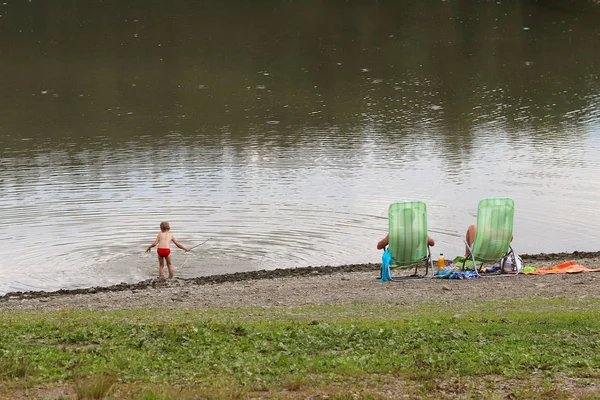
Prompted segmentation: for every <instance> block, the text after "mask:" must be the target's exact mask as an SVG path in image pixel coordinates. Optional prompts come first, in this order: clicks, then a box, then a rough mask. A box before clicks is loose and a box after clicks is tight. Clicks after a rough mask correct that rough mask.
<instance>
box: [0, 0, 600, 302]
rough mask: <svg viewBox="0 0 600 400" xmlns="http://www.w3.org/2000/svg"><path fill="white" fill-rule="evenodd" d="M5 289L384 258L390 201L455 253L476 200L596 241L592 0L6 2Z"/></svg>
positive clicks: (568, 236) (547, 242)
mask: <svg viewBox="0 0 600 400" xmlns="http://www.w3.org/2000/svg"><path fill="white" fill-rule="evenodd" d="M257 3H258V4H257ZM0 16H1V17H0V37H1V38H2V40H1V41H0V57H1V59H2V63H0V85H1V86H2V88H3V90H2V91H1V92H0V105H1V106H2V107H0V135H1V137H2V147H1V148H0V168H1V174H0V196H1V198H2V202H1V203H0V216H1V217H2V221H3V222H4V225H5V227H6V228H5V229H4V231H3V232H2V233H1V234H0V239H3V242H4V243H5V245H6V250H5V254H4V255H5V257H3V258H2V261H0V272H2V278H0V293H2V292H6V291H11V290H28V289H40V288H41V289H47V290H52V289H57V288H61V287H77V286H88V285H96V284H109V283H115V282H120V281H135V280H139V279H146V278H148V277H151V276H153V275H154V274H155V273H156V271H155V270H156V265H155V260H154V256H150V255H143V253H142V252H141V250H143V248H144V246H146V245H147V244H148V243H149V242H151V241H152V239H153V236H154V235H155V234H156V230H157V226H158V223H159V222H160V221H161V220H163V219H168V220H170V221H171V223H172V225H173V229H174V231H173V233H174V234H176V236H177V237H178V239H179V240H181V241H182V242H184V243H185V244H188V245H194V244H197V243H200V242H202V241H203V240H204V239H205V238H207V237H211V238H212V239H211V240H210V241H209V242H207V243H206V244H205V245H203V246H202V247H200V248H198V250H197V251H195V252H193V254H190V255H182V254H179V253H175V256H174V257H175V264H176V268H178V269H177V274H178V275H179V276H197V275H203V274H211V273H221V272H233V271H237V270H246V269H257V268H278V267H284V268H287V267H296V266H306V265H325V264H341V263H356V262H376V261H377V260H378V257H379V253H378V252H377V251H376V250H375V249H374V244H375V242H376V241H377V240H378V239H379V238H380V237H381V236H382V235H383V234H385V231H386V223H387V222H386V218H385V217H386V210H387V205H388V204H389V203H390V202H393V201H397V200H403V199H422V200H424V201H426V202H427V204H428V207H429V223H430V228H431V229H432V235H433V236H435V238H436V239H437V241H438V245H437V246H436V251H442V252H444V253H446V254H449V255H455V254H458V253H460V251H461V248H462V244H461V243H462V242H461V239H460V238H459V237H457V236H452V235H458V236H462V234H463V231H464V229H465V228H466V226H467V225H468V224H469V223H472V222H473V221H474V218H475V213H476V206H477V201H478V200H479V199H480V198H482V197H488V196H510V197H513V198H514V199H515V201H516V204H517V220H516V221H515V235H516V237H517V239H516V240H515V247H516V249H517V250H520V251H521V252H543V251H544V252H547V251H572V250H597V249H598V241H597V235H596V234H595V231H596V230H595V226H596V225H598V224H599V223H600V215H599V214H598V213H597V212H596V210H595V208H596V207H595V206H596V204H598V200H599V199H600V191H599V190H598V187H599V184H600V178H598V176H599V175H598V172H599V169H600V161H599V160H600V94H599V93H600V90H599V89H600V82H599V80H598V71H599V70H600V68H599V61H600V60H599V55H598V54H599V52H598V43H600V40H599V39H600V28H599V26H600V25H599V24H598V21H600V18H599V17H600V6H593V5H591V4H588V3H586V2H584V1H582V2H580V3H577V2H562V1H553V2H550V1H546V2H477V3H474V2H464V1H446V2H433V1H431V2H419V1H408V2H396V1H383V2H382V1H378V2H375V1H373V2H369V3H364V2H362V3H360V4H359V3H358V2H316V1H315V2H313V1H310V2H293V1H270V2H245V1H232V2H218V1H214V2H211V1H208V2H178V1H176V2H172V3H171V4H167V3H166V2H147V1H125V2H117V1H108V2H107V1H87V2H73V1H54V2H39V1H31V2H11V1H9V2H6V3H5V4H3V5H2V6H1V7H0Z"/></svg>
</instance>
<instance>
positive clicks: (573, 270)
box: [523, 261, 600, 275]
mask: <svg viewBox="0 0 600 400" xmlns="http://www.w3.org/2000/svg"><path fill="white" fill-rule="evenodd" d="M579 272H600V268H593V269H592V268H587V267H584V266H583V265H580V264H577V263H576V262H575V261H567V262H564V263H562V264H558V265H554V266H552V267H540V268H537V269H536V270H535V271H530V272H525V271H523V273H524V274H528V275H546V274H577V273H579Z"/></svg>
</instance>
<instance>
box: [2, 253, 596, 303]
mask: <svg viewBox="0 0 600 400" xmlns="http://www.w3.org/2000/svg"><path fill="white" fill-rule="evenodd" d="M522 257H523V259H524V261H525V264H526V265H531V266H535V267H541V266H551V265H556V264H560V263H562V262H564V261H569V260H574V261H576V262H578V263H579V264H582V265H584V266H586V267H589V268H599V267H600V252H590V253H584V252H574V253H558V254H537V255H523V256H522ZM379 268H380V266H379V265H378V264H360V265H345V266H338V267H331V266H324V267H307V268H296V269H278V270H273V271H253V272H245V273H235V274H227V275H216V276H208V277H201V278H193V279H177V278H175V279H172V280H166V281H162V280H158V279H153V280H148V281H144V282H139V283H136V284H121V285H114V286H109V287H94V288H88V289H76V290H60V291H57V292H15V293H8V294H6V295H5V296H2V297H0V310H2V311H10V310H27V311H52V310H64V309H69V310H124V309H153V308H181V309H186V308H214V307H216V308H231V307H294V306H302V305H361V304H364V305H385V306H393V305H403V304H415V303H427V302H432V301H440V300H441V301H444V302H447V303H454V302H464V301H471V300H474V299H486V300H495V299H531V298H556V297H569V298H597V297H599V296H600V272H585V273H579V274H561V275H544V276H531V275H518V276H515V277H508V276H505V277H498V278H483V279H470V280H445V279H426V280H417V281H414V280H411V281H404V282H386V283H380V282H378V281H377V279H376V278H377V276H378V275H379Z"/></svg>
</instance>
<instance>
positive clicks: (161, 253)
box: [156, 247, 171, 257]
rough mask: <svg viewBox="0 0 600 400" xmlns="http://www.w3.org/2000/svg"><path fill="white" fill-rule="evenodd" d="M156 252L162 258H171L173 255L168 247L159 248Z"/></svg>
mask: <svg viewBox="0 0 600 400" xmlns="http://www.w3.org/2000/svg"><path fill="white" fill-rule="evenodd" d="M156 252H157V253H158V255H159V256H160V257H169V254H171V249H169V248H167V247H159V248H158V249H157V250H156Z"/></svg>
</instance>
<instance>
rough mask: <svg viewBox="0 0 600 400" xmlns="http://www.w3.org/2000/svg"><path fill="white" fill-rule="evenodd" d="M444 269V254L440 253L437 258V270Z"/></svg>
mask: <svg viewBox="0 0 600 400" xmlns="http://www.w3.org/2000/svg"><path fill="white" fill-rule="evenodd" d="M445 267H446V260H444V254H443V253H440V256H439V257H438V269H444V268H445Z"/></svg>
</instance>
